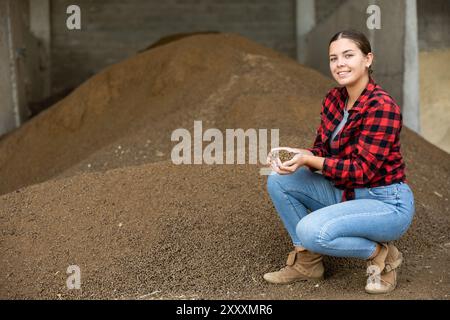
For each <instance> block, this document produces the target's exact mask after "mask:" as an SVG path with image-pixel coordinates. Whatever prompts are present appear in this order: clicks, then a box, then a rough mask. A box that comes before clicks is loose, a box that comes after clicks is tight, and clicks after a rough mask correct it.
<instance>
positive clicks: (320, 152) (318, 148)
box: [305, 100, 329, 171]
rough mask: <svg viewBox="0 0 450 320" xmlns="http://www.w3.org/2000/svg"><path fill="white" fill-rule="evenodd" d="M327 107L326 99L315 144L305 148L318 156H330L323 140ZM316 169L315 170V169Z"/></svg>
mask: <svg viewBox="0 0 450 320" xmlns="http://www.w3.org/2000/svg"><path fill="white" fill-rule="evenodd" d="M324 107H325V100H324V102H322V110H321V111H320V119H321V121H320V125H319V127H318V128H317V130H316V139H315V140H314V144H313V147H312V148H305V150H308V151H310V152H311V153H312V154H313V155H315V156H317V157H326V156H328V155H329V154H328V152H327V150H326V148H325V145H324V142H323V140H322V134H323V130H324V127H325V125H324V123H323V108H324ZM314 171H315V170H314Z"/></svg>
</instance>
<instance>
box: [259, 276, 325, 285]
mask: <svg viewBox="0 0 450 320" xmlns="http://www.w3.org/2000/svg"><path fill="white" fill-rule="evenodd" d="M264 280H265V281H266V282H268V283H271V284H291V283H295V282H300V281H302V282H319V281H322V280H324V277H323V276H322V277H319V278H299V279H294V280H291V281H288V282H273V281H270V280H267V279H266V278H264Z"/></svg>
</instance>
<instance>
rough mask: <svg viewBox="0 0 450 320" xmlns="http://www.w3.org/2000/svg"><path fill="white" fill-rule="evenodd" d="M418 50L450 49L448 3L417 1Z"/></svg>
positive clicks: (435, 0)
mask: <svg viewBox="0 0 450 320" xmlns="http://www.w3.org/2000/svg"><path fill="white" fill-rule="evenodd" d="M417 15H418V23H419V49H420V50H421V51H429V50H432V49H443V48H449V47H450V1H449V0H433V1H428V0H417Z"/></svg>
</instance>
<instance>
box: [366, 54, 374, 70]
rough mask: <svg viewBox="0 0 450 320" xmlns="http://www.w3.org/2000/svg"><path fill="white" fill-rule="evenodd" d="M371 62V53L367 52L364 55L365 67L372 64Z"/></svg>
mask: <svg viewBox="0 0 450 320" xmlns="http://www.w3.org/2000/svg"><path fill="white" fill-rule="evenodd" d="M372 63H373V53H372V52H369V53H368V54H367V55H366V67H367V68H369V67H370V66H371V65H372Z"/></svg>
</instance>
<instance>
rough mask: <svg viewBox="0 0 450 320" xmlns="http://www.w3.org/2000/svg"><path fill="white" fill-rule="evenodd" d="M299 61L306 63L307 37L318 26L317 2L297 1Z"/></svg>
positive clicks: (308, 0)
mask: <svg viewBox="0 0 450 320" xmlns="http://www.w3.org/2000/svg"><path fill="white" fill-rule="evenodd" d="M295 5H296V20H295V22H296V38H297V61H298V62H300V63H305V61H306V40H305V37H306V35H307V34H308V33H309V32H310V31H311V30H312V29H313V28H314V26H315V25H316V11H315V0H296V3H295Z"/></svg>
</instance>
